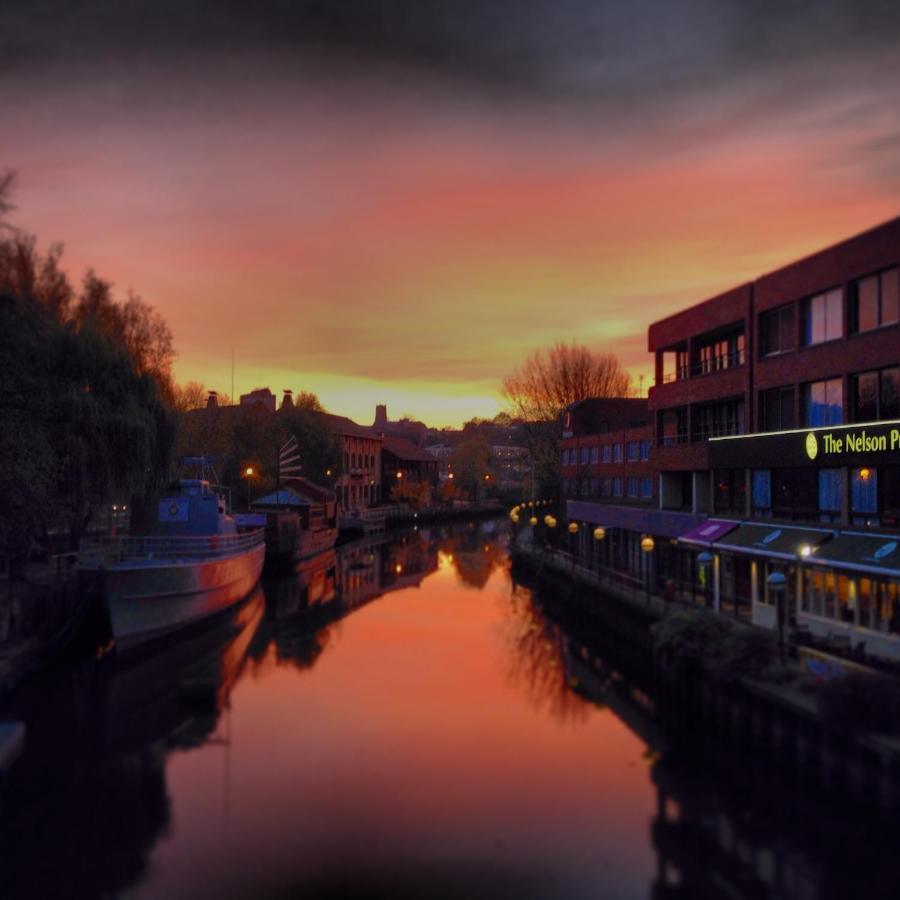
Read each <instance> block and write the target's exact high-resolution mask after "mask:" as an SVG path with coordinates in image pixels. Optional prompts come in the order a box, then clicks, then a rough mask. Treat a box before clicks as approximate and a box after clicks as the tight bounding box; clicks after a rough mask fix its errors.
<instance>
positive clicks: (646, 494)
mask: <svg viewBox="0 0 900 900" xmlns="http://www.w3.org/2000/svg"><path fill="white" fill-rule="evenodd" d="M641 496H642V497H643V498H644V499H645V500H649V499H650V498H651V497H652V496H653V479H652V478H647V477H644V478H642V479H641Z"/></svg>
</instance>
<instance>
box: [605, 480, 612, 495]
mask: <svg viewBox="0 0 900 900" xmlns="http://www.w3.org/2000/svg"><path fill="white" fill-rule="evenodd" d="M603 496H604V497H611V496H612V478H604V479H603Z"/></svg>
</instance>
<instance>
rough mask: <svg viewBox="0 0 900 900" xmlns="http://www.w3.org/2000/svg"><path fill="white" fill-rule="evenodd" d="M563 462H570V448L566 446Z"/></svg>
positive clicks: (566, 463)
mask: <svg viewBox="0 0 900 900" xmlns="http://www.w3.org/2000/svg"><path fill="white" fill-rule="evenodd" d="M562 464H563V465H564V466H567V465H568V464H569V449H568V447H567V448H565V449H564V450H563V452H562Z"/></svg>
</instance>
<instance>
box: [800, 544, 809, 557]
mask: <svg viewBox="0 0 900 900" xmlns="http://www.w3.org/2000/svg"><path fill="white" fill-rule="evenodd" d="M812 551H813V548H812V547H810V545H809V544H801V545H800V548H799V549H798V550H797V552H798V553H799V554H800V556H810V555H812Z"/></svg>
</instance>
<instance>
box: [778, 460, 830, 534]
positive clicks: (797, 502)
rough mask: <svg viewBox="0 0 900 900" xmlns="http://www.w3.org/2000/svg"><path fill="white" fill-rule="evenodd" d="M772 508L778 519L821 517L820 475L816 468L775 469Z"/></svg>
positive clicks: (812, 518) (812, 519)
mask: <svg viewBox="0 0 900 900" xmlns="http://www.w3.org/2000/svg"><path fill="white" fill-rule="evenodd" d="M772 508H773V513H774V515H775V517H776V518H778V519H804V520H806V521H810V522H811V521H814V520H816V519H817V518H818V517H819V477H818V472H817V471H816V470H815V469H773V470H772Z"/></svg>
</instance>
